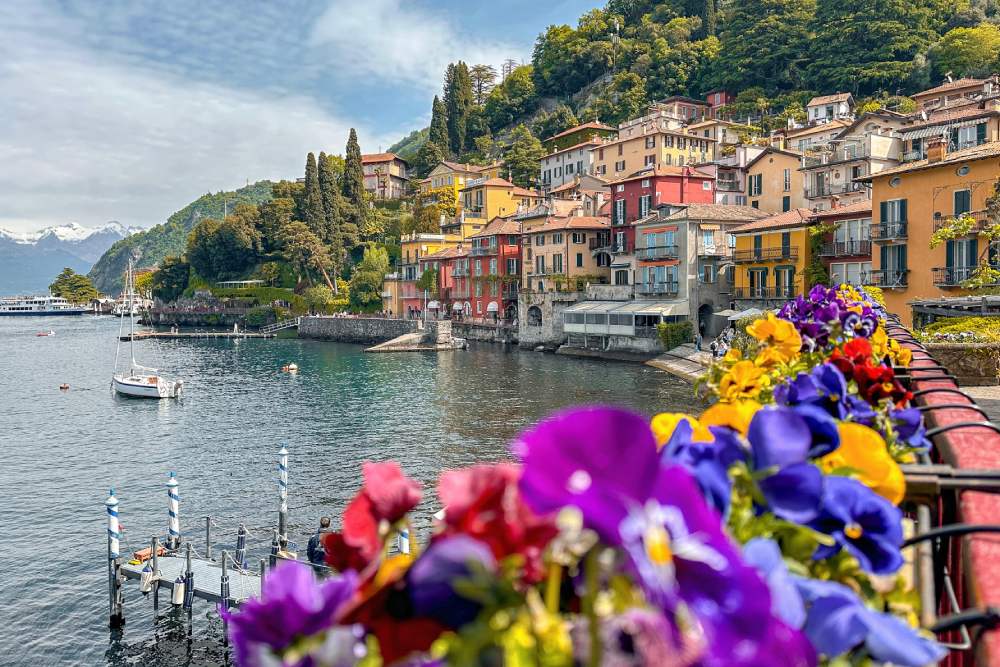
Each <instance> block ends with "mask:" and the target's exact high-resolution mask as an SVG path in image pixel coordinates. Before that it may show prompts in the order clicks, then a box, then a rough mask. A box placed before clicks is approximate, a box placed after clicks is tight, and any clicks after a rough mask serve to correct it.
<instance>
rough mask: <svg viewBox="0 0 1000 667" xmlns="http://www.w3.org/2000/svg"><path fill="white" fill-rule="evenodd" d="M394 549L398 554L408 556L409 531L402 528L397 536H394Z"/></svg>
mask: <svg viewBox="0 0 1000 667" xmlns="http://www.w3.org/2000/svg"><path fill="white" fill-rule="evenodd" d="M396 548H397V549H399V553H401V554H408V553H410V529H409V528H402V529H400V531H399V534H398V535H397V536H396Z"/></svg>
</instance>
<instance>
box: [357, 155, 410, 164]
mask: <svg viewBox="0 0 1000 667" xmlns="http://www.w3.org/2000/svg"><path fill="white" fill-rule="evenodd" d="M392 160H399V161H401V162H406V160H404V159H403V158H401V157H399V156H398V155H396V154H395V153H368V154H367V155H362V156H361V164H367V163H371V162H391V161H392Z"/></svg>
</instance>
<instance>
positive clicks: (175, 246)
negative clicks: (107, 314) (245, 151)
mask: <svg viewBox="0 0 1000 667" xmlns="http://www.w3.org/2000/svg"><path fill="white" fill-rule="evenodd" d="M271 185H272V183H271V181H257V182H256V183H253V184H251V185H248V186H246V187H243V188H240V189H239V190H236V191H229V192H217V193H215V194H206V195H202V196H201V197H199V198H198V199H196V200H195V201H193V202H191V203H190V204H188V205H187V206H185V207H184V208H182V209H181V210H179V211H177V212H176V213H174V214H173V215H171V216H170V217H169V218H167V221H166V222H165V223H163V224H160V225H156V226H155V227H152V228H151V229H147V230H145V231H142V232H139V233H138V234H131V235H129V236H128V237H126V238H123V239H122V240H120V241H117V242H116V243H115V244H114V245H112V246H111V247H110V248H108V249H107V252H105V253H104V254H103V255H102V256H101V258H100V259H98V260H97V263H95V264H94V266H93V268H92V269H90V274H89V275H90V277H91V279H92V280H93V281H94V286H95V287H97V289H99V290H101V291H102V292H106V293H111V294H113V293H116V292H118V291H120V290H121V287H122V276H123V275H124V273H125V267H126V265H127V264H128V259H129V257H130V256H132V257H136V266H137V268H140V269H142V268H151V267H154V266H156V265H157V264H159V263H160V261H162V260H163V258H164V257H166V256H168V255H180V254H181V253H183V252H184V249H185V247H186V246H187V237H188V233H190V231H191V229H193V228H194V226H195V225H196V224H198V221H199V220H203V219H205V218H216V219H219V220H221V219H222V217H223V215H224V214H225V211H226V207H228V210H229V211H232V210H233V208H235V207H236V206H237V205H238V204H254V205H256V204H259V203H261V202H265V201H270V199H271Z"/></svg>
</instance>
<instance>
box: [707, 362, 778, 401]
mask: <svg viewBox="0 0 1000 667" xmlns="http://www.w3.org/2000/svg"><path fill="white" fill-rule="evenodd" d="M770 384H771V378H770V377H768V375H767V373H765V372H764V369H762V368H760V367H759V366H757V365H756V364H755V363H754V362H752V361H737V362H736V363H735V364H733V367H732V368H730V369H729V370H728V371H727V372H726V374H725V375H723V376H722V380H720V381H719V396H720V397H721V398H722V400H724V401H735V400H737V399H740V398H753V397H755V396H757V394H759V393H760V392H761V390H762V389H765V388H766V387H767V386H768V385H770Z"/></svg>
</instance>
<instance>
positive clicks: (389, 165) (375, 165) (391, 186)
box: [361, 153, 409, 199]
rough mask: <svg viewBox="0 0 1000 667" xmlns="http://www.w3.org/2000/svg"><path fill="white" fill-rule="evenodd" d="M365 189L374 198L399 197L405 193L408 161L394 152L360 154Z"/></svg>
mask: <svg viewBox="0 0 1000 667" xmlns="http://www.w3.org/2000/svg"><path fill="white" fill-rule="evenodd" d="M361 168H362V171H363V172H364V177H365V191H366V192H369V193H371V194H372V196H374V197H375V199H400V198H401V197H403V196H404V195H405V194H406V189H407V184H408V183H409V180H408V176H407V169H408V168H409V165H408V163H407V162H406V160H404V159H403V158H401V157H399V156H398V155H396V154H395V153H369V154H368V155H362V156H361Z"/></svg>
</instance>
